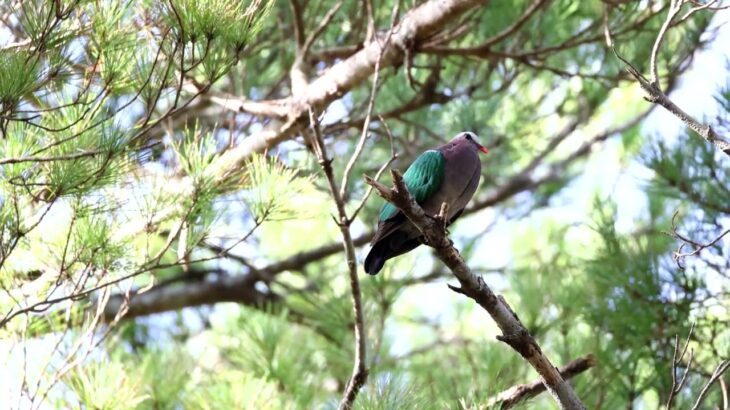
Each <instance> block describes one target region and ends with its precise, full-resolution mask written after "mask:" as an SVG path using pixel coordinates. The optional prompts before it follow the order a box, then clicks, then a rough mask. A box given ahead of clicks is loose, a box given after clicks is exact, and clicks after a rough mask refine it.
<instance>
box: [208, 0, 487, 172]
mask: <svg viewBox="0 0 730 410" xmlns="http://www.w3.org/2000/svg"><path fill="white" fill-rule="evenodd" d="M487 2H488V0H438V1H437V0H431V1H427V2H425V3H423V4H420V5H418V6H417V7H415V8H413V9H411V10H410V11H409V12H408V13H407V14H406V15H405V16H404V17H403V19H402V20H401V21H400V22H399V23H398V24H397V25H396V26H395V27H394V28H393V34H392V37H391V41H390V42H388V43H387V44H386V43H383V41H382V39H384V38H385V37H386V36H387V31H386V32H380V33H377V34H376V35H374V36H373V39H372V41H370V42H369V43H367V44H365V45H364V47H363V48H362V49H361V50H359V51H358V52H356V53H355V54H353V55H352V56H350V57H348V58H346V59H345V60H343V61H341V62H339V63H337V64H335V65H334V66H332V67H330V68H328V69H327V70H326V71H325V72H324V73H322V75H320V76H319V77H317V78H315V79H314V80H313V81H312V82H310V83H308V84H306V86H304V85H303V86H302V89H301V90H299V92H297V93H294V95H293V97H287V98H285V101H287V102H288V104H290V110H289V114H288V117H287V121H286V122H284V123H283V124H281V125H279V124H276V125H275V126H272V127H270V128H266V129H264V130H262V131H259V132H257V133H254V134H253V135H250V136H249V137H248V138H246V139H245V140H243V141H242V142H241V144H239V145H238V146H236V147H235V148H234V149H231V150H228V151H227V152H226V153H225V154H223V155H222V156H221V157H220V158H218V159H217V160H216V162H215V163H214V164H213V170H214V173H215V175H217V176H218V177H225V176H226V175H227V174H229V173H230V172H231V171H232V170H234V169H237V168H238V167H240V165H241V164H242V163H243V162H245V161H246V159H247V158H248V157H249V156H250V155H251V154H253V153H254V152H263V151H265V150H267V149H270V148H272V147H273V146H275V145H277V144H279V143H281V142H283V141H286V140H288V139H291V138H294V137H295V136H296V135H298V134H299V133H301V131H302V130H304V129H305V128H306V126H307V125H308V124H309V115H308V110H309V109H310V107H311V108H313V109H315V110H316V111H318V112H321V111H323V110H324V109H325V108H326V107H327V106H328V105H329V104H330V103H332V102H333V101H335V100H337V99H339V98H341V97H342V96H343V95H345V94H346V93H347V92H348V91H350V90H351V89H352V88H354V87H355V86H357V85H359V84H361V83H362V82H363V81H365V80H366V79H367V78H368V77H370V75H371V74H373V73H374V71H375V67H376V65H377V63H378V60H380V65H379V69H380V70H383V69H385V68H387V67H391V66H394V65H397V64H398V63H400V62H401V61H403V58H404V52H403V50H404V49H410V48H416V49H417V46H418V45H419V44H420V43H421V42H422V41H425V40H426V39H427V38H428V37H429V36H430V35H432V34H433V33H435V32H436V31H438V30H440V29H442V28H443V27H444V25H446V24H448V23H450V22H452V21H454V20H456V19H457V18H458V17H459V16H461V15H463V14H464V13H466V12H467V11H469V10H472V9H474V8H476V7H478V6H483V5H485V4H486V3H487ZM272 104H273V103H272Z"/></svg>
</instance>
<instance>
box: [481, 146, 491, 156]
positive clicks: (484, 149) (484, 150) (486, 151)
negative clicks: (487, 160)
mask: <svg viewBox="0 0 730 410" xmlns="http://www.w3.org/2000/svg"><path fill="white" fill-rule="evenodd" d="M479 151H481V152H483V153H485V154H489V150H488V149H487V148H486V147H483V146H481V145H480V146H479Z"/></svg>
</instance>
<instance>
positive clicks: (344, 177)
mask: <svg viewBox="0 0 730 410" xmlns="http://www.w3.org/2000/svg"><path fill="white" fill-rule="evenodd" d="M399 5H400V4H398V5H396V7H395V8H394V9H393V16H392V19H391V23H390V29H389V30H388V35H387V37H386V39H385V45H384V46H383V47H382V48H381V49H380V51H379V53H378V60H377V61H376V63H375V72H374V73H373V87H372V89H371V91H370V99H369V100H368V108H367V112H366V114H365V121H364V122H363V124H362V133H361V134H360V140H358V142H357V145H356V146H355V152H354V153H353V154H352V156H351V157H350V161H348V162H347V165H346V166H345V172H344V173H343V175H342V182H341V183H340V197H342V198H346V197H347V196H346V192H347V183H348V181H349V179H350V174H351V173H352V168H353V167H354V166H355V163H356V162H357V160H358V158H360V154H361V153H362V150H363V148H364V147H365V141H366V140H367V137H368V129H369V128H370V118H371V116H372V114H373V106H374V105H375V97H376V95H377V93H378V78H380V61H381V60H382V58H383V50H384V49H385V48H386V47H388V44H389V43H390V38H391V37H392V35H393V28H394V27H395V22H396V16H397V15H398V9H399V7H398V6H399Z"/></svg>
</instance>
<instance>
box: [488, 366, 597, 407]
mask: <svg viewBox="0 0 730 410" xmlns="http://www.w3.org/2000/svg"><path fill="white" fill-rule="evenodd" d="M595 365H596V358H595V357H593V355H590V354H589V355H587V356H584V357H580V358H578V359H575V360H573V361H572V362H570V363H568V364H566V365H565V366H563V367H561V368H560V369H559V370H558V371H559V372H560V375H561V376H562V377H563V379H566V380H567V379H571V378H573V377H575V376H577V375H579V374H581V373H583V372H584V371H586V370H588V369H590V368H591V367H593V366H595ZM544 391H545V385H544V384H543V383H542V380H535V381H533V382H531V383H526V384H518V385H516V386H512V387H510V388H509V389H507V390H504V391H502V392H501V393H499V394H497V395H496V396H493V397H491V398H490V399H489V400H487V407H488V408H492V407H494V406H496V405H497V404H500V403H501V404H500V406H499V408H500V410H506V409H510V408H512V407H514V406H515V405H517V404H518V403H520V402H522V401H524V400H529V399H531V398H533V397H535V396H537V395H538V394H540V393H542V392H544Z"/></svg>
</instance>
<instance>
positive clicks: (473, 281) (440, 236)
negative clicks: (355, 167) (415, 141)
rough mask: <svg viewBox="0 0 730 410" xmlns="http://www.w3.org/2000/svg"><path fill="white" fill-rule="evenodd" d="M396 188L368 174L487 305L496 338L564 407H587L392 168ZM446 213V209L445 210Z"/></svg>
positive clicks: (467, 290)
mask: <svg viewBox="0 0 730 410" xmlns="http://www.w3.org/2000/svg"><path fill="white" fill-rule="evenodd" d="M391 173H392V176H393V182H394V183H395V187H394V188H392V189H391V188H388V187H386V186H385V185H383V184H381V183H379V182H377V181H375V180H373V179H372V178H370V177H367V176H366V177H365V181H366V182H367V183H368V184H369V185H371V186H372V187H373V188H375V189H376V190H377V191H378V193H379V194H380V195H381V196H382V197H383V198H385V200H387V201H389V202H391V203H393V204H394V205H395V206H396V207H398V208H399V209H400V210H401V211H402V212H403V214H405V216H406V217H407V218H408V219H409V220H410V221H411V222H412V223H413V224H414V225H415V226H416V227H418V229H419V230H420V231H421V232H422V233H423V235H424V238H425V241H426V243H427V244H428V245H429V246H431V247H433V248H434V249H435V251H436V255H437V256H438V258H439V259H441V261H442V262H444V264H445V265H446V266H448V267H449V269H450V270H451V272H452V273H453V274H454V276H456V278H457V279H458V280H459V283H460V285H461V287H453V286H450V287H451V289H452V290H454V291H456V292H458V293H461V294H463V295H465V296H467V297H469V298H471V299H473V300H474V301H475V302H476V303H478V304H479V305H480V306H481V307H482V308H484V309H485V310H486V311H487V312H488V313H489V314H490V316H492V318H493V319H494V321H495V322H496V323H497V326H499V328H500V329H501V331H502V335H500V336H498V337H497V339H498V340H500V341H502V342H504V343H506V344H508V345H509V346H510V347H512V348H513V349H514V350H515V351H517V352H518V353H519V354H520V355H521V356H522V357H524V358H525V360H527V361H528V362H529V363H530V365H532V367H533V368H534V369H535V371H537V373H538V374H539V375H540V378H541V380H542V382H543V384H544V385H545V387H546V388H547V389H548V391H550V393H551V394H552V395H553V397H554V398H555V400H556V401H557V402H558V403H559V404H560V407H561V408H563V409H585V406H584V405H583V403H582V402H581V401H580V399H579V398H578V396H577V395H576V394H575V391H574V390H573V388H572V387H571V386H570V385H569V384H568V383H567V382H566V381H565V380H563V378H562V377H561V375H560V373H559V372H558V370H557V369H556V368H555V366H553V365H552V364H551V363H550V360H548V358H547V357H546V356H545V355H544V354H543V352H542V349H540V346H539V345H538V344H537V341H535V339H534V338H533V337H532V335H531V334H530V332H529V331H528V330H527V329H526V328H525V326H524V325H523V324H522V322H521V321H520V319H519V318H518V317H517V315H516V314H515V313H514V311H512V309H511V308H510V306H509V305H508V304H507V302H506V301H505V300H504V298H503V297H501V296H498V295H496V294H494V292H492V290H491V289H490V288H489V286H487V284H486V283H485V282H484V280H483V279H482V278H481V277H478V276H476V275H475V274H474V273H473V272H472V271H471V269H470V268H469V267H468V266H467V265H466V262H465V261H464V259H462V257H461V255H460V254H459V251H458V250H456V248H455V247H454V246H453V244H452V242H451V241H450V240H449V238H448V237H447V236H446V233H445V231H444V226H445V224H444V221H442V220H439V219H438V218H434V217H433V216H432V215H427V214H426V213H425V212H424V211H423V209H422V208H421V207H420V206H419V205H418V204H417V203H416V201H415V200H414V199H413V197H411V195H410V194H409V193H408V190H407V189H406V187H405V184H404V182H403V177H402V175H401V174H400V173H398V172H396V171H392V172H391ZM442 213H443V214H445V213H444V212H442Z"/></svg>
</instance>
